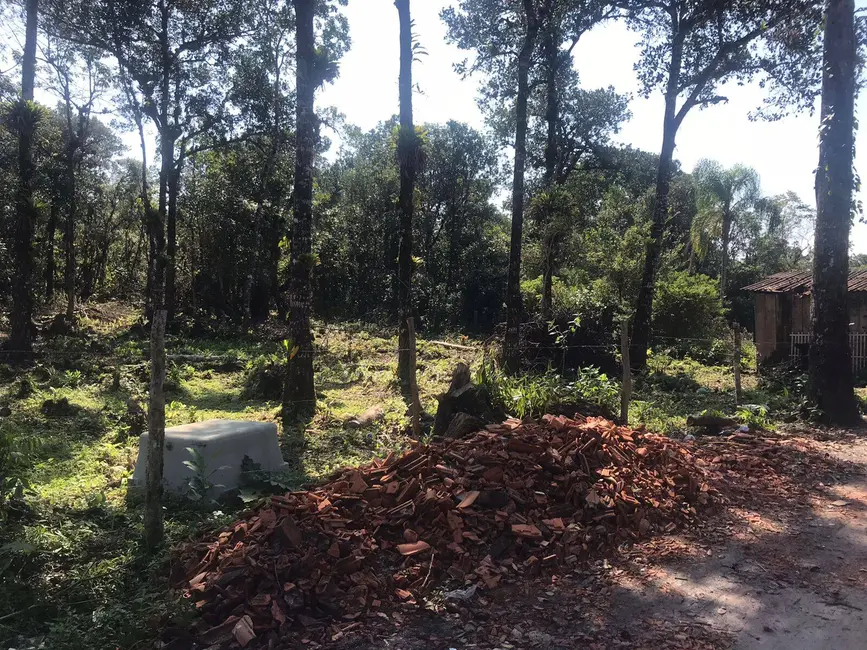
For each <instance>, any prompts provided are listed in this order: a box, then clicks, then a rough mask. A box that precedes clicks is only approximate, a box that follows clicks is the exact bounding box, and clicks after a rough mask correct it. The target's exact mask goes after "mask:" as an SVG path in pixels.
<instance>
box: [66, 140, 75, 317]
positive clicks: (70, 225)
mask: <svg viewBox="0 0 867 650" xmlns="http://www.w3.org/2000/svg"><path fill="white" fill-rule="evenodd" d="M69 137H70V138H72V139H73V142H74V140H75V138H76V136H75V135H73V134H72V132H71V131H70V134H69ZM76 147H77V145H75V144H72V143H71V144H70V150H69V152H68V153H67V161H66V166H67V167H66V191H67V193H68V196H67V212H66V224H65V227H64V229H63V251H64V254H65V256H66V257H65V266H64V270H63V286H64V289H65V291H66V322H67V323H69V324H70V325H72V323H73V321H74V319H75V219H76V216H77V215H76V212H77V211H78V196H77V192H76V187H75V148H76Z"/></svg>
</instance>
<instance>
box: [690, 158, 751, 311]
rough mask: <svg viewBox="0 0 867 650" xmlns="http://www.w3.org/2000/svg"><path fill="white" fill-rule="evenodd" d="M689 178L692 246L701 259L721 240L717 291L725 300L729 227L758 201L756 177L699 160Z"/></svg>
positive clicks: (740, 168) (739, 167)
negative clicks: (693, 202)
mask: <svg viewBox="0 0 867 650" xmlns="http://www.w3.org/2000/svg"><path fill="white" fill-rule="evenodd" d="M692 175H693V180H694V182H695V186H696V196H697V200H698V212H697V213H696V215H695V218H694V219H693V222H692V233H691V239H692V247H693V250H694V251H695V253H696V254H697V255H698V256H699V257H700V258H701V257H704V256H705V255H706V254H707V251H708V247H709V244H710V242H711V241H713V240H716V239H720V240H721V246H722V260H721V262H720V272H719V291H720V297H721V298H725V292H726V279H727V275H728V266H729V248H730V243H731V235H732V226H733V225H734V224H736V223H738V222H740V221H742V220H743V219H745V218H746V216H747V215H748V214H749V213H750V212H751V211H752V210H753V209H755V207H756V204H757V203H758V202H759V201H760V199H761V190H760V185H759V175H758V173H756V170H755V169H753V168H752V167H747V166H745V165H735V166H734V167H731V168H730V169H725V168H724V167H723V166H722V165H720V164H719V163H718V162H716V161H715V160H700V161H699V162H698V164H697V165H696V166H695V170H694V171H693V173H692Z"/></svg>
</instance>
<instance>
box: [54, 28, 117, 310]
mask: <svg viewBox="0 0 867 650" xmlns="http://www.w3.org/2000/svg"><path fill="white" fill-rule="evenodd" d="M43 58H44V59H45V62H46V63H47V64H48V65H49V67H50V68H51V70H52V71H53V75H52V77H53V79H52V82H51V83H50V84H49V86H50V88H51V89H52V90H53V91H54V92H55V94H57V95H58V96H59V98H60V100H61V111H62V113H63V121H64V125H65V129H64V132H65V136H66V137H65V140H66V147H65V152H64V174H63V182H62V183H61V189H60V192H59V194H60V196H59V199H60V200H61V201H62V202H63V203H64V204H65V206H66V223H65V224H64V230H63V244H64V253H65V262H66V263H65V269H64V287H65V290H66V321H67V323H68V324H69V325H72V324H73V323H74V319H75V280H76V254H75V230H76V220H77V212H78V203H79V200H78V191H79V188H78V176H79V175H80V173H81V166H82V159H83V158H84V156H85V155H86V153H87V151H88V148H89V147H90V144H91V143H90V139H91V126H92V124H93V120H92V114H93V111H94V106H95V103H96V102H97V100H99V98H100V97H101V95H102V94H103V93H104V92H105V90H106V89H107V88H108V85H109V74H108V70H107V69H106V66H105V65H103V64H102V63H101V62H100V60H99V59H100V53H99V52H98V51H94V50H93V49H91V48H79V47H78V46H76V45H73V44H72V43H69V42H65V41H62V40H59V39H56V38H53V37H52V36H51V35H48V36H47V38H46V46H45V47H44V48H43ZM77 85H81V86H82V87H83V89H82V90H80V91H77V89H76V86H77Z"/></svg>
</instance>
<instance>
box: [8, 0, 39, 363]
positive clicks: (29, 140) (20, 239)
mask: <svg viewBox="0 0 867 650" xmlns="http://www.w3.org/2000/svg"><path fill="white" fill-rule="evenodd" d="M25 6H26V14H27V17H26V27H25V40H24V57H23V58H22V62H21V63H22V65H21V68H22V72H21V102H22V104H25V103H29V102H32V101H33V86H34V83H35V77H36V24H37V15H38V13H39V2H38V0H27V2H26V5H25ZM22 108H24V111H23V112H24V113H25V114H29V113H30V111H29V104H28V106H22ZM35 126H36V125H35V121H34V120H31V119H26V120H24V123H23V124H22V125H21V128H20V129H19V131H18V193H17V197H16V218H15V241H14V245H13V259H14V262H15V275H14V277H13V279H12V312H11V313H10V315H9V326H10V327H9V340H8V341H7V343H6V347H7V348H8V349H10V350H21V351H25V352H29V351H30V350H31V349H32V348H33V336H32V334H33V326H32V318H33V287H32V282H33V229H34V224H35V222H36V207H35V206H34V204H33V176H34V173H35V169H34V166H33V137H34V131H35Z"/></svg>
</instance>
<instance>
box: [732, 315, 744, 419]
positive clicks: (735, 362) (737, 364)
mask: <svg viewBox="0 0 867 650" xmlns="http://www.w3.org/2000/svg"><path fill="white" fill-rule="evenodd" d="M734 334H735V351H734V355H733V357H732V369H733V370H734V375H735V406H738V405H740V403H741V398H742V396H741V328H740V327H739V326H738V325H737V324H735V326H734Z"/></svg>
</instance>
